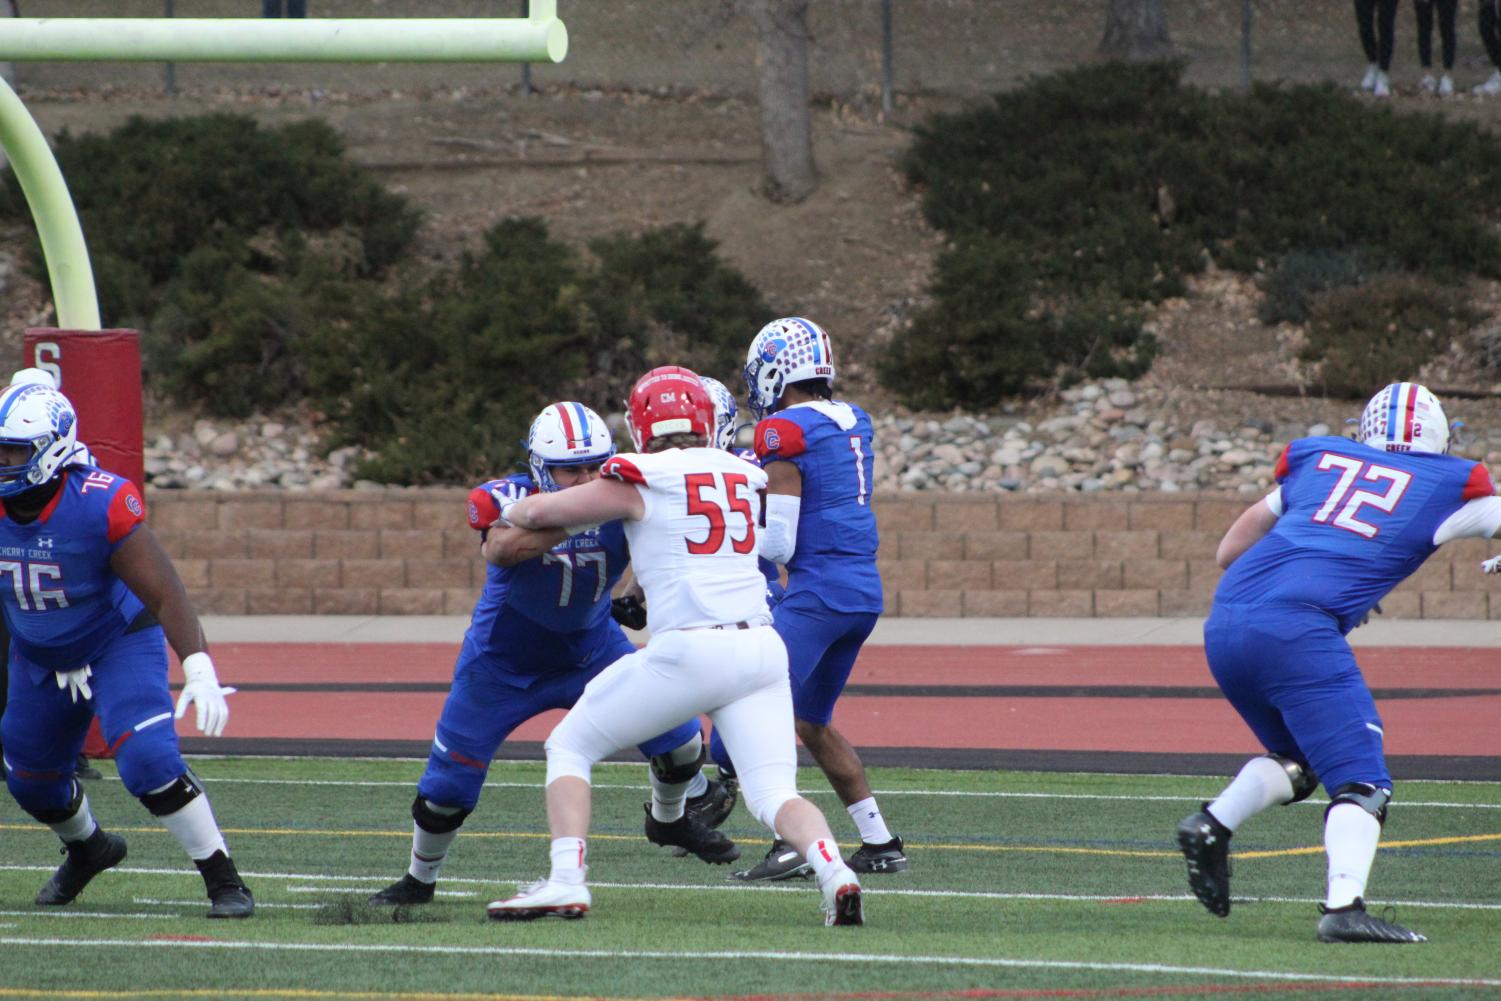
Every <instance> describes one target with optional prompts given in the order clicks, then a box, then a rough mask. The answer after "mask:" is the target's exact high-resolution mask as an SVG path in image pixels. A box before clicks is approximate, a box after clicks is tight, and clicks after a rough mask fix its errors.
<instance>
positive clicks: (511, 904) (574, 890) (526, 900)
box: [485, 879, 591, 921]
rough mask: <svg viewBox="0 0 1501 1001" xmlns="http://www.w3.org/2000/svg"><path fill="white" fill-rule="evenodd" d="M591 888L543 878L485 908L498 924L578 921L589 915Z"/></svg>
mask: <svg viewBox="0 0 1501 1001" xmlns="http://www.w3.org/2000/svg"><path fill="white" fill-rule="evenodd" d="M590 902H591V898H590V896H589V887H587V886H585V885H584V884H583V883H560V882H557V881H555V880H551V879H539V880H537V881H536V882H535V883H528V884H526V885H525V886H518V887H517V888H516V895H515V896H514V897H508V898H507V899H505V900H492V901H490V904H489V906H487V907H486V908H485V911H486V913H488V914H489V915H490V917H491V918H492V919H493V920H496V921H535V920H536V919H537V918H563V919H564V920H566V921H576V920H578V919H579V918H581V917H583V916H584V915H585V914H588V913H589V904H590Z"/></svg>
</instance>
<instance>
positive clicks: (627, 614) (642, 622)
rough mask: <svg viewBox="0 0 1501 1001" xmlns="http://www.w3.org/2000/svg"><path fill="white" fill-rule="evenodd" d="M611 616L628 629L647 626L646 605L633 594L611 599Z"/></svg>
mask: <svg viewBox="0 0 1501 1001" xmlns="http://www.w3.org/2000/svg"><path fill="white" fill-rule="evenodd" d="M610 617H611V618H612V619H614V620H615V621H616V622H618V623H620V624H621V625H622V626H625V627H626V628H627V629H645V628H646V606H645V605H643V604H642V603H641V599H640V598H638V597H636V596H635V595H633V594H628V595H626V596H625V597H624V598H616V599H614V600H613V601H611V602H610Z"/></svg>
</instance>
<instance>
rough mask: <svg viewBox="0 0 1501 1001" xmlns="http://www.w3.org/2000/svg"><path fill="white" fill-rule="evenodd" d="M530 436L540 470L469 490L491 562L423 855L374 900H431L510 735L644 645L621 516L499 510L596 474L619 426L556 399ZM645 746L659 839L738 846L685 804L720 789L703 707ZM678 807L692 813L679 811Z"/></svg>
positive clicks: (443, 731)
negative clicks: (709, 760)
mask: <svg viewBox="0 0 1501 1001" xmlns="http://www.w3.org/2000/svg"><path fill="white" fill-rule="evenodd" d="M526 445H527V459H528V467H529V472H530V475H527V474H516V475H512V476H507V477H503V478H500V479H495V480H489V481H487V482H485V483H483V484H481V485H479V486H478V487H475V488H474V490H472V491H471V492H470V494H469V527H470V528H473V529H475V530H476V531H478V532H479V533H480V534H481V538H482V543H481V552H482V554H483V555H484V558H485V560H486V562H488V563H489V567H488V568H487V574H486V578H485V587H484V591H483V593H482V594H481V595H480V598H479V602H478V603H477V604H476V605H475V608H474V615H473V618H472V619H471V621H470V624H469V629H468V631H466V632H465V633H464V642H463V646H462V647H461V648H460V650H459V656H458V661H457V663H456V664H455V665H454V671H453V684H452V687H451V688H450V689H449V692H448V698H447V699H446V700H445V701H444V703H443V712H442V715H441V716H440V717H439V719H438V726H437V733H436V734H435V735H434V737H433V746H432V750H431V752H430V753H429V755H428V759H427V768H426V770H425V771H424V772H423V773H422V778H421V779H420V780H419V781H418V783H417V796H416V799H414V800H413V801H412V819H413V821H414V826H413V830H412V851H411V863H410V866H409V867H408V869H407V873H406V875H404V876H403V877H402V878H401V879H399V880H397V881H396V882H395V883H393V884H391V885H390V886H388V887H386V888H385V889H384V890H381V891H380V892H379V893H376V894H375V895H374V896H372V897H371V898H370V902H371V903H372V904H422V903H427V902H429V901H431V900H432V899H433V892H434V888H435V887H436V885H437V881H438V871H439V869H440V868H441V867H442V865H443V861H444V860H445V859H446V858H447V857H448V851H449V848H450V846H451V845H452V844H453V841H454V839H455V838H456V837H457V836H458V832H459V827H460V826H462V825H463V823H464V820H465V818H466V817H468V816H469V814H470V812H472V811H473V810H474V807H475V805H476V804H477V803H478V802H479V796H480V791H481V789H482V788H483V786H484V784H485V775H486V773H487V771H488V770H489V767H490V759H491V758H493V757H494V756H495V752H496V751H497V750H498V749H499V747H500V745H501V743H502V742H504V741H505V739H506V738H507V737H508V736H509V735H510V734H511V731H513V730H514V729H516V727H518V726H520V725H521V724H522V723H524V722H526V721H527V720H529V719H531V718H532V717H533V716H536V715H538V714H540V713H543V712H546V711H547V710H549V709H568V708H571V707H572V706H573V704H574V703H575V702H577V701H578V698H579V695H580V694H581V693H582V692H583V690H584V686H585V685H587V684H588V683H589V681H590V680H591V679H592V678H593V677H594V676H595V675H597V674H599V672H600V671H603V670H604V669H605V668H606V667H608V666H609V665H610V664H612V663H614V662H615V661H617V660H619V659H620V658H621V657H624V656H626V655H628V654H631V653H634V652H635V647H633V646H632V645H631V642H630V640H628V639H627V638H626V635H625V633H624V632H623V631H622V630H621V628H620V626H619V625H617V624H616V622H615V621H614V620H613V619H612V617H611V612H612V609H611V600H610V593H611V589H612V588H613V587H614V586H615V584H616V582H617V581H619V580H620V577H621V574H622V573H623V572H624V571H625V568H626V564H627V562H628V560H629V553H628V552H627V549H626V543H625V531H624V529H623V528H622V527H621V525H620V523H619V522H610V523H608V524H605V525H600V526H585V527H579V528H577V529H576V530H574V531H572V532H569V531H565V530H563V529H554V530H550V531H548V532H546V533H535V532H532V533H528V532H524V531H522V530H521V529H516V528H511V527H509V526H506V525H496V524H495V521H496V519H497V518H498V517H499V516H500V504H501V503H503V502H508V501H511V500H516V499H519V498H522V497H525V496H527V495H529V494H531V493H533V492H536V491H538V490H540V491H542V492H544V493H551V492H553V491H557V490H566V489H568V488H570V487H574V486H578V485H579V484H582V483H588V482H590V481H591V480H594V479H596V478H597V477H598V475H599V467H600V466H601V465H602V464H603V463H604V461H605V460H606V459H608V458H609V457H610V456H612V455H614V454H615V444H614V442H613V440H612V439H611V436H610V429H609V427H608V426H607V425H606V424H605V422H604V421H603V420H602V419H600V416H599V415H598V414H596V413H595V412H594V411H593V410H590V409H589V408H588V407H586V406H584V405H583V404H580V403H573V402H565V403H554V404H552V405H550V406H548V407H547V408H545V409H544V410H543V411H542V412H541V413H540V414H538V415H537V418H536V420H534V421H533V422H532V426H531V429H530V431H529V432H528V434H527V442H526ZM640 750H641V753H642V754H644V755H646V756H647V757H648V758H649V759H650V761H651V783H652V802H651V803H650V804H648V807H647V809H648V811H650V812H651V813H652V815H653V816H655V817H656V818H657V819H658V820H660V821H663V823H659V824H657V825H655V827H654V828H653V830H654V831H656V832H657V837H658V838H659V839H660V838H662V837H664V836H665V837H667V838H669V839H670V840H669V841H661V840H658V842H657V843H672V844H678V845H680V846H681V847H683V848H686V849H688V850H689V851H690V852H692V853H693V854H695V855H697V856H698V857H699V858H701V859H703V860H704V861H706V862H713V863H725V862H731V861H733V860H734V859H736V858H738V857H739V854H740V853H739V850H738V849H736V847H735V845H734V843H733V842H732V841H730V840H729V839H728V838H726V837H725V836H724V835H722V834H720V833H719V832H717V831H714V830H712V829H710V828H709V827H707V826H706V825H704V824H703V823H702V821H701V820H699V819H698V813H697V812H693V813H684V807H685V803H687V802H689V801H691V800H692V799H694V798H695V797H700V798H702V797H711V798H712V797H713V795H714V791H713V790H712V789H711V788H710V787H709V783H708V781H707V780H706V779H705V778H704V776H703V773H702V767H701V766H702V764H703V760H704V742H703V737H702V733H701V729H700V725H699V722H698V720H697V719H693V720H689V721H686V722H684V723H683V724H681V725H680V726H678V727H676V728H674V729H673V730H671V731H669V732H668V733H665V734H662V735H661V736H658V737H656V738H653V739H652V740H649V741H647V742H646V743H644V744H642V745H641V746H640ZM674 816H676V817H679V818H680V819H678V820H676V821H671V818H672V817H674ZM721 819H722V818H721ZM669 821H671V822H669ZM664 830H665V831H666V834H665V835H664V834H663V831H664Z"/></svg>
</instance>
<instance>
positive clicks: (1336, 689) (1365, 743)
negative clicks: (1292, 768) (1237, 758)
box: [1204, 604, 1392, 792]
mask: <svg viewBox="0 0 1501 1001" xmlns="http://www.w3.org/2000/svg"><path fill="white" fill-rule="evenodd" d="M1204 652H1205V655H1206V657H1207V658H1208V660H1209V670H1210V672H1211V673H1213V675H1214V679H1215V681H1217V682H1218V683H1219V686H1220V690H1221V691H1223V692H1224V693H1225V697H1226V698H1227V699H1229V700H1230V704H1231V705H1232V706H1234V707H1235V711H1236V712H1238V713H1240V716H1241V718H1242V719H1243V720H1245V721H1246V725H1247V726H1249V727H1250V728H1251V731H1252V732H1253V733H1255V734H1256V738H1257V739H1258V740H1260V741H1261V744H1262V746H1263V747H1265V748H1266V749H1267V750H1268V751H1270V752H1272V753H1273V754H1280V755H1284V756H1286V757H1289V758H1292V759H1294V760H1296V761H1300V762H1302V763H1303V764H1305V765H1307V766H1309V767H1310V768H1312V769H1313V771H1314V772H1315V773H1316V774H1317V775H1318V776H1319V779H1320V781H1321V782H1323V784H1324V788H1325V789H1326V790H1329V791H1330V792H1332V791H1334V790H1336V789H1338V788H1339V787H1341V786H1343V785H1348V784H1350V783H1352V782H1363V783H1367V784H1370V785H1373V786H1377V787H1379V788H1383V789H1390V788H1391V784H1392V780H1391V774H1390V773H1389V772H1388V771H1387V767H1386V756H1385V752H1384V750H1383V746H1382V741H1383V729H1384V728H1383V725H1382V722H1381V715H1380V714H1379V713H1378V712H1377V711H1376V703H1375V700H1374V699H1373V698H1372V697H1371V691H1370V689H1369V688H1367V687H1366V683H1365V678H1364V677H1362V676H1361V673H1360V667H1359V666H1358V665H1357V664H1356V662H1355V653H1354V651H1352V650H1351V649H1350V644H1349V642H1348V641H1347V640H1346V639H1345V637H1344V636H1343V634H1341V633H1340V631H1339V626H1338V624H1337V623H1336V621H1335V619H1334V617H1333V616H1331V615H1328V614H1327V613H1325V612H1322V611H1320V610H1318V609H1316V608H1311V607H1308V606H1303V605H1220V604H1216V605H1215V606H1214V608H1213V610H1212V611H1211V612H1210V613H1209V619H1208V621H1206V622H1205V623H1204Z"/></svg>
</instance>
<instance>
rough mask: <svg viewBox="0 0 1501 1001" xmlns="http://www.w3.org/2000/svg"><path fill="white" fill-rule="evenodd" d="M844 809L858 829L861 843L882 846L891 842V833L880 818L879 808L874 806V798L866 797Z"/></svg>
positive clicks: (883, 819)
mask: <svg viewBox="0 0 1501 1001" xmlns="http://www.w3.org/2000/svg"><path fill="white" fill-rule="evenodd" d="M846 809H847V810H848V811H849V815H850V819H851V820H853V821H854V822H855V826H856V827H858V828H859V829H860V840H861V841H863V842H865V843H866V844H868V845H884V844H885V843H886V842H888V841H890V840H891V832H890V831H889V830H887V829H886V820H885V818H883V817H882V816H881V808H880V807H879V806H876V798H875V797H874V796H867V797H865V798H864V799H862V800H861V801H860V802H858V803H852V804H851V805H850V806H848V807H846Z"/></svg>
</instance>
